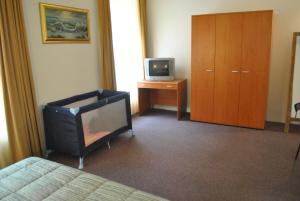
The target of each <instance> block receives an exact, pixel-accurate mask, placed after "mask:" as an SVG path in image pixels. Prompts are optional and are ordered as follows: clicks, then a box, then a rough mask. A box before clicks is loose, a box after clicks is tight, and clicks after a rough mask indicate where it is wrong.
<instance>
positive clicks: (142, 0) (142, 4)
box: [138, 0, 147, 59]
mask: <svg viewBox="0 0 300 201" xmlns="http://www.w3.org/2000/svg"><path fill="white" fill-rule="evenodd" d="M146 8H147V1H146V0H138V13H139V20H140V30H141V40H142V51H143V59H144V58H146V57H147V9H146Z"/></svg>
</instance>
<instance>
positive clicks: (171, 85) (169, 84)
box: [160, 83, 178, 89]
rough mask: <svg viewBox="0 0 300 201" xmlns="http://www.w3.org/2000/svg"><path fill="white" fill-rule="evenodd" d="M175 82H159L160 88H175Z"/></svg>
mask: <svg viewBox="0 0 300 201" xmlns="http://www.w3.org/2000/svg"><path fill="white" fill-rule="evenodd" d="M177 86H178V85H177V84H175V83H174V84H173V83H163V84H161V86H160V87H161V89H177Z"/></svg>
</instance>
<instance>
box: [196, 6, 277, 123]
mask: <svg viewBox="0 0 300 201" xmlns="http://www.w3.org/2000/svg"><path fill="white" fill-rule="evenodd" d="M272 13H273V12H272V11H254V12H242V13H222V14H211V15H199V16H192V71H191V73H192V75H191V78H192V80H191V120H194V121H203V122H211V123H217V124H225V125H236V126H242V127H250V128H259V129H263V128H264V126H265V116H266V106H267V96H268V81H269V65H270V47H271V32H272Z"/></svg>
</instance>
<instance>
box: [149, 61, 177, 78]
mask: <svg viewBox="0 0 300 201" xmlns="http://www.w3.org/2000/svg"><path fill="white" fill-rule="evenodd" d="M144 68H145V80H150V81H169V80H174V79H175V59H174V58H146V59H145V60H144Z"/></svg>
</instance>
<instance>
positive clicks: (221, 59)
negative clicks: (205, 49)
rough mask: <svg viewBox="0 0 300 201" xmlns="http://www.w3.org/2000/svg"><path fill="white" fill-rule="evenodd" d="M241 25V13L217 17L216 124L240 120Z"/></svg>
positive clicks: (232, 122)
mask: <svg viewBox="0 0 300 201" xmlns="http://www.w3.org/2000/svg"><path fill="white" fill-rule="evenodd" d="M242 23H243V15H242V14H229V15H228V14H223V15H217V16H216V31H217V33H216V50H217V51H216V57H215V61H216V71H215V102H214V120H215V123H221V124H222V123H223V124H229V125H232V124H233V125H234V124H236V122H237V120H238V102H239V95H238V94H239V82H240V75H239V72H240V66H241V46H242Z"/></svg>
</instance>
